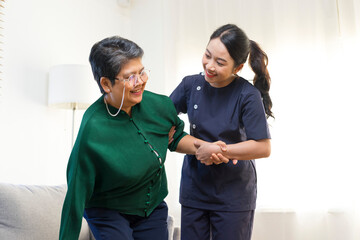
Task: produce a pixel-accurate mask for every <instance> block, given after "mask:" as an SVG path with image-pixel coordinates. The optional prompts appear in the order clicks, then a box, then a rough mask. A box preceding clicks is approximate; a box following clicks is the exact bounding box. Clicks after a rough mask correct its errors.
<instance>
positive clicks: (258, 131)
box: [170, 74, 270, 239]
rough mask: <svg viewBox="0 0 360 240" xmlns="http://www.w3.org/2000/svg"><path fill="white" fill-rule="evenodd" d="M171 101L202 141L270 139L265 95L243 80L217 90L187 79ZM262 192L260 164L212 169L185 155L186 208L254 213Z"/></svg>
mask: <svg viewBox="0 0 360 240" xmlns="http://www.w3.org/2000/svg"><path fill="white" fill-rule="evenodd" d="M170 98H171V99H172V101H173V102H174V104H175V107H176V110H177V112H178V113H180V112H181V113H187V114H188V117H189V122H190V133H191V135H192V136H194V137H196V138H200V139H203V140H205V141H209V142H215V141H218V140H221V141H224V142H225V143H226V144H234V143H239V142H242V141H246V140H261V139H269V138H270V133H269V129H268V125H267V120H266V115H265V111H264V106H263V103H262V99H261V95H260V92H259V91H258V90H257V89H256V88H255V87H254V86H253V85H252V84H250V83H249V82H248V81H247V80H245V79H243V78H241V77H237V78H236V79H235V80H234V81H233V82H231V83H230V84H229V85H227V86H225V87H222V88H214V87H212V86H211V85H210V84H209V83H208V82H206V81H205V78H204V76H203V75H200V74H198V75H192V76H187V77H185V78H184V79H183V80H182V82H181V83H180V84H179V86H178V87H177V88H176V89H175V90H174V92H173V93H172V94H171V95H170ZM239 160H241V159H239ZM256 191H257V189H256V169H255V160H249V161H239V162H238V163H237V164H236V165H233V164H232V162H229V163H227V164H219V165H210V166H206V165H204V164H202V163H200V162H199V161H198V160H197V159H196V158H195V156H194V155H186V156H185V159H184V163H183V169H182V178H181V186H180V203H181V204H182V206H183V210H184V207H185V208H192V209H201V210H206V211H217V212H221V211H222V212H244V211H251V212H252V213H253V210H254V209H255V206H256ZM182 217H183V216H182ZM192 224H194V223H192ZM247 227H248V226H247ZM182 228H183V226H182ZM204 239H206V238H204ZM226 239H230V238H226ZM237 239H238V238H237Z"/></svg>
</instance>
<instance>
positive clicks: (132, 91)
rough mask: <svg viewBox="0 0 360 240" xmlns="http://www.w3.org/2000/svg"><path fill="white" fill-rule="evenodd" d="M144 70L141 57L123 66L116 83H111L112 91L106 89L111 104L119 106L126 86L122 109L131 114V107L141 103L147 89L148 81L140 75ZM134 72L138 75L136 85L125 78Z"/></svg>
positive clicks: (107, 98) (107, 99)
mask: <svg viewBox="0 0 360 240" xmlns="http://www.w3.org/2000/svg"><path fill="white" fill-rule="evenodd" d="M143 70H144V66H143V65H142V61H141V58H135V59H131V60H129V62H127V63H126V64H125V65H124V66H123V67H122V69H121V71H120V72H119V74H118V75H117V76H116V79H115V84H114V85H111V84H110V85H111V86H110V87H109V88H110V91H109V92H107V91H106V89H104V90H105V92H107V94H106V101H107V102H108V103H109V104H110V105H112V106H114V107H116V108H119V107H120V104H121V100H122V97H123V91H124V87H125V93H124V104H123V106H122V108H121V109H122V110H124V111H125V112H127V113H128V114H130V113H131V107H133V106H135V105H136V104H138V103H140V102H141V100H142V95H143V92H144V89H145V85H146V82H143V81H142V80H141V79H140V77H139V76H140V73H141V72H142V71H143ZM133 74H134V75H137V77H138V82H137V84H136V85H135V86H134V85H132V84H131V83H130V82H128V81H124V80H123V79H128V78H129V77H130V76H131V75H133Z"/></svg>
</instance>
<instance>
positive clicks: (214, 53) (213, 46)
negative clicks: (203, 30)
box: [202, 38, 244, 88]
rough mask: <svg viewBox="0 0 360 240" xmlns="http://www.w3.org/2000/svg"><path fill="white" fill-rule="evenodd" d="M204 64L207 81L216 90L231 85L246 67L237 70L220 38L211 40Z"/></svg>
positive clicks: (203, 60) (204, 57)
mask: <svg viewBox="0 0 360 240" xmlns="http://www.w3.org/2000/svg"><path fill="white" fill-rule="evenodd" d="M202 64H203V68H204V72H205V80H206V81H207V82H208V83H209V84H210V85H211V86H212V87H216V88H220V87H225V86H227V85H229V84H230V83H231V82H232V81H233V80H234V79H235V74H236V73H237V72H238V71H240V69H241V68H242V67H243V66H244V64H241V65H240V66H238V67H236V68H235V66H234V65H235V62H234V60H233V59H232V58H231V56H230V54H229V52H228V50H227V49H226V47H225V45H224V44H223V43H222V42H221V41H220V39H219V38H214V39H212V40H210V42H209V44H208V45H207V47H206V50H205V53H204V56H203V59H202Z"/></svg>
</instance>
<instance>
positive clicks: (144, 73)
mask: <svg viewBox="0 0 360 240" xmlns="http://www.w3.org/2000/svg"><path fill="white" fill-rule="evenodd" d="M138 75H139V77H138ZM149 75H150V70H148V69H144V70H142V71H141V73H140V74H132V75H131V76H130V77H128V78H127V79H119V78H115V79H116V80H119V81H125V82H129V84H130V85H131V86H133V87H135V86H136V85H137V84H138V81H139V78H140V79H141V81H143V82H144V83H145V82H147V80H148V79H149Z"/></svg>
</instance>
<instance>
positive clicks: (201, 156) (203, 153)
mask: <svg viewBox="0 0 360 240" xmlns="http://www.w3.org/2000/svg"><path fill="white" fill-rule="evenodd" d="M194 145H195V147H196V148H197V151H196V154H195V155H196V158H197V159H198V160H199V161H200V162H201V163H203V164H205V165H212V164H220V163H227V162H229V159H228V158H226V157H225V156H223V155H222V154H221V153H223V152H225V151H226V143H224V142H222V141H217V142H214V143H208V142H204V143H199V142H195V143H194Z"/></svg>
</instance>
